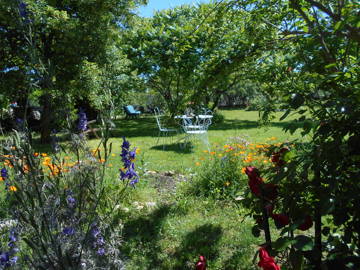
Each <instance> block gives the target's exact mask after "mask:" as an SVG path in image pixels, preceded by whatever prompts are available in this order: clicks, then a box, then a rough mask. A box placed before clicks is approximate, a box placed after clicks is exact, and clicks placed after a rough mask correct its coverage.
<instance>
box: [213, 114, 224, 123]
mask: <svg viewBox="0 0 360 270" xmlns="http://www.w3.org/2000/svg"><path fill="white" fill-rule="evenodd" d="M224 120H225V116H224V115H223V114H221V113H220V112H219V111H215V112H214V114H213V118H212V122H213V123H214V124H221V123H223V122H224Z"/></svg>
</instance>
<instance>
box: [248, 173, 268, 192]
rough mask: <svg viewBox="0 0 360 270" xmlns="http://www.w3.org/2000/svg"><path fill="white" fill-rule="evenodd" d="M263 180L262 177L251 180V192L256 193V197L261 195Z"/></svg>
mask: <svg viewBox="0 0 360 270" xmlns="http://www.w3.org/2000/svg"><path fill="white" fill-rule="evenodd" d="M263 183H264V182H263V180H262V178H261V177H256V178H250V180H249V182H248V184H249V187H250V189H251V192H252V193H254V194H255V195H256V196H260V195H261V189H260V186H261V185H262V184H263Z"/></svg>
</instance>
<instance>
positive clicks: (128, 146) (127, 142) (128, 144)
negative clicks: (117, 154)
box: [121, 137, 130, 150]
mask: <svg viewBox="0 0 360 270" xmlns="http://www.w3.org/2000/svg"><path fill="white" fill-rule="evenodd" d="M121 147H122V148H123V149H124V148H125V149H127V150H129V148H130V142H129V141H127V140H126V139H125V137H123V143H122V146H121Z"/></svg>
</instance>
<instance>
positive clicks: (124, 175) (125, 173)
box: [120, 137, 139, 187]
mask: <svg viewBox="0 0 360 270" xmlns="http://www.w3.org/2000/svg"><path fill="white" fill-rule="evenodd" d="M120 156H121V161H122V162H123V164H124V167H123V168H121V169H120V179H121V180H123V181H125V180H127V181H129V182H130V185H131V186H133V187H135V184H136V183H138V182H139V175H138V174H137V173H136V172H135V163H134V160H135V157H136V148H133V150H132V151H130V143H129V141H127V140H126V139H125V137H124V138H123V143H122V146H121V154H120Z"/></svg>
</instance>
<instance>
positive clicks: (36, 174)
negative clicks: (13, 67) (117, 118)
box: [0, 121, 139, 269]
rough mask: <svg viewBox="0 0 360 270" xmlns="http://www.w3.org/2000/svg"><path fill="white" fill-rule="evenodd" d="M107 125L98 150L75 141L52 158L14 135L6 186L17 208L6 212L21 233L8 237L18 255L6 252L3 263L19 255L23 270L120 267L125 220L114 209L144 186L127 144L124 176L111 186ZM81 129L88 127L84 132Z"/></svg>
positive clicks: (78, 137)
mask: <svg viewBox="0 0 360 270" xmlns="http://www.w3.org/2000/svg"><path fill="white" fill-rule="evenodd" d="M83 122H84V121H83ZM103 124H104V125H103V127H102V134H103V137H102V140H101V143H100V145H98V147H97V148H96V149H95V150H90V149H89V148H88V147H87V144H86V138H85V135H84V133H83V132H80V134H73V135H72V141H71V142H70V145H69V149H70V150H69V151H70V152H69V151H66V150H65V149H66V147H65V146H61V147H60V146H58V147H55V149H56V150H57V151H56V153H55V154H53V155H48V154H46V153H42V154H39V153H36V152H34V150H33V149H32V147H31V146H30V144H29V143H28V140H27V136H26V134H21V133H15V134H14V136H12V137H11V138H10V139H9V140H8V142H7V143H6V145H5V146H4V151H5V152H6V153H7V154H6V155H3V156H2V159H3V160H4V162H5V164H6V165H7V166H6V167H4V168H2V170H1V179H2V181H3V182H4V187H5V192H6V197H7V198H8V199H9V200H12V201H13V203H12V205H11V206H10V207H9V209H8V213H9V218H10V217H11V218H12V219H13V220H14V222H15V223H16V226H14V227H12V228H11V229H10V230H9V232H10V234H11V235H12V236H11V235H10V240H11V241H12V242H14V241H15V240H14V239H15V238H16V241H17V242H18V246H19V247H20V249H17V248H16V249H14V248H13V246H15V244H12V245H11V246H10V245H9V247H11V248H12V249H11V250H10V251H6V252H5V251H4V252H5V253H1V255H2V256H3V255H4V257H2V259H1V260H2V263H3V262H4V263H5V264H15V262H16V261H17V257H18V256H19V258H20V259H19V261H18V262H17V264H18V266H19V269H119V268H121V267H122V265H123V262H122V259H121V257H120V254H119V252H118V250H119V245H120V243H121V241H120V236H121V235H120V228H121V227H120V226H119V224H120V223H121V220H120V219H119V210H118V211H115V210H116V209H117V208H118V206H119V204H121V202H122V199H123V198H124V195H125V194H126V190H127V188H128V187H129V186H134V185H135V184H136V183H137V182H138V180H139V177H138V175H137V173H136V172H135V166H134V162H133V161H134V159H135V155H136V150H135V149H133V150H131V149H130V143H129V142H128V141H127V140H125V138H124V140H123V144H122V151H121V159H122V162H123V164H122V165H121V166H120V168H121V172H120V176H119V179H118V180H115V181H112V183H111V185H109V184H108V183H107V179H106V171H107V168H108V159H109V157H110V155H111V150H112V145H111V144H109V143H108V134H109V128H110V125H109V121H103ZM84 129H86V123H85V125H84V123H82V125H81V131H83V130H84ZM54 142H55V143H56V140H54ZM120 225H121V224H120ZM15 235H16V237H15ZM1 252H3V250H1ZM9 254H10V255H11V256H9ZM5 255H6V256H5ZM3 259H4V260H3ZM0 268H1V267H0Z"/></svg>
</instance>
